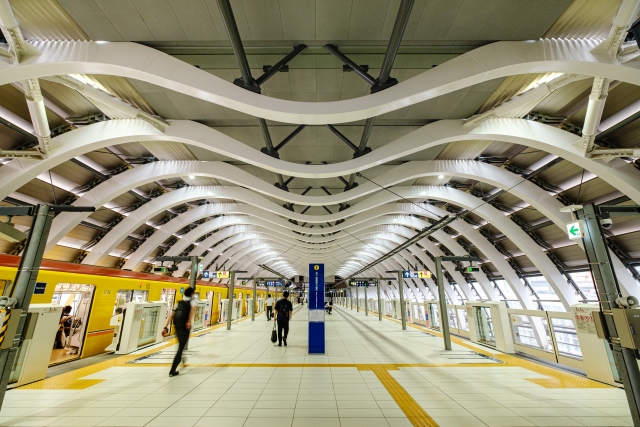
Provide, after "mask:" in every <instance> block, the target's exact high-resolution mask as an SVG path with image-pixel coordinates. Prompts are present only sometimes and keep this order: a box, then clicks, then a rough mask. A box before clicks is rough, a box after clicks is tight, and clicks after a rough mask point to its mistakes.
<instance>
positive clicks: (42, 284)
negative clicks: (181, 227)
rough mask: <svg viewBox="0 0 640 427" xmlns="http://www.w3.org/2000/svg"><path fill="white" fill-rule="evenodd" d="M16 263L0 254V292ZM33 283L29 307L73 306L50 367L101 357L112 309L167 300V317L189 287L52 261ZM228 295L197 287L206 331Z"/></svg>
mask: <svg viewBox="0 0 640 427" xmlns="http://www.w3.org/2000/svg"><path fill="white" fill-rule="evenodd" d="M19 261H20V258H19V257H17V256H12V255H4V254H0V288H2V289H0V292H4V289H5V288H6V287H7V285H8V284H10V283H12V282H13V280H14V279H15V276H16V271H17V267H18V263H19ZM37 283H38V285H37V286H36V290H35V291H34V294H33V298H32V300H31V303H32V304H51V303H54V304H59V305H62V306H66V305H70V306H71V307H72V313H71V314H72V316H73V317H72V320H71V322H70V323H71V327H72V331H71V333H70V334H69V335H70V336H69V337H68V338H67V339H66V340H65V346H64V348H61V349H53V350H52V355H51V360H50V363H51V364H57V363H62V362H66V361H69V360H73V359H77V358H84V357H89V356H93V355H96V354H100V353H103V352H104V351H105V348H106V347H107V346H108V345H109V344H111V341H112V339H113V334H114V328H113V326H110V320H111V317H112V316H113V315H114V313H115V310H116V308H118V307H123V306H124V305H125V304H126V303H127V302H129V301H165V302H166V303H167V305H168V310H167V312H170V309H171V308H172V307H173V306H174V304H175V303H176V301H177V300H179V299H180V298H181V297H180V295H181V294H182V293H183V292H184V289H185V288H186V287H188V285H189V281H188V280H187V279H181V278H175V277H168V276H157V275H153V274H148V273H141V272H134V271H125V270H116V269H112V268H104V267H94V266H87V265H79V264H70V263H65V262H59V261H50V260H44V261H43V263H42V266H41V269H40V272H39V274H38V278H37ZM228 292H229V289H228V287H227V285H224V284H220V283H213V282H204V281H198V282H197V283H196V294H195V295H196V298H198V299H200V300H202V301H208V304H207V311H206V312H205V313H203V316H204V318H203V319H200V320H201V321H202V323H203V324H204V326H207V325H210V324H214V323H217V322H218V319H219V316H220V301H221V300H223V299H227V298H228ZM252 293H253V288H252V287H250V286H237V287H235V289H234V294H235V295H234V297H235V298H236V299H238V300H241V301H245V300H246V299H247V298H249V297H252ZM266 293H267V291H266V289H265V288H258V291H257V298H256V301H254V304H255V305H256V307H255V308H256V310H257V305H258V301H257V300H258V299H260V298H264V299H266ZM247 311H248V310H247V305H246V304H243V312H242V313H241V314H242V315H243V316H244V315H247V314H249V313H247Z"/></svg>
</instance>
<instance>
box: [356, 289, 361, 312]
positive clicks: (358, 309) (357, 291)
mask: <svg viewBox="0 0 640 427" xmlns="http://www.w3.org/2000/svg"><path fill="white" fill-rule="evenodd" d="M356 313H360V290H359V289H358V286H357V285H356Z"/></svg>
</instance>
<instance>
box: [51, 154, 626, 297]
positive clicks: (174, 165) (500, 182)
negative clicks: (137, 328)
mask: <svg viewBox="0 0 640 427" xmlns="http://www.w3.org/2000/svg"><path fill="white" fill-rule="evenodd" d="M212 166H215V167H222V168H224V167H228V168H233V169H237V168H235V167H234V166H231V165H227V164H225V163H221V162H197V161H171V162H158V163H153V164H149V165H145V166H142V167H139V168H135V169H131V170H129V171H127V172H125V173H123V174H121V175H118V176H116V177H114V178H113V179H111V180H109V181H107V182H105V183H103V184H101V185H99V186H98V187H96V188H94V189H93V190H92V191H91V192H89V193H87V194H85V195H84V196H83V197H82V198H81V199H80V200H79V201H77V202H76V204H77V205H88V204H92V203H91V201H94V202H95V203H93V205H94V206H96V207H97V206H99V205H100V204H101V203H105V202H106V201H108V200H109V199H110V198H115V197H116V196H117V195H119V194H121V193H122V192H123V191H126V190H128V189H131V188H134V187H135V186H138V185H142V184H143V183H146V182H147V181H149V180H150V179H153V177H155V176H160V177H161V178H164V177H169V176H180V175H186V174H191V173H196V174H201V173H202V174H205V175H206V174H209V172H208V170H209V168H211V167H212ZM203 171H207V172H203ZM226 172H231V170H230V171H226ZM440 173H445V174H453V175H455V176H462V177H468V178H472V179H478V180H480V181H483V182H488V183H490V184H492V185H495V186H497V187H500V188H502V189H508V190H509V191H510V192H512V193H514V194H515V195H516V196H518V197H520V198H521V199H523V200H525V201H526V202H527V203H529V204H531V205H532V206H533V207H535V208H536V209H538V210H539V211H541V213H543V214H544V215H545V216H547V217H548V218H549V219H551V220H552V221H553V222H554V223H556V225H558V226H559V227H563V226H564V223H566V222H567V221H570V219H571V218H570V216H569V215H568V214H564V213H561V212H559V208H560V207H561V206H562V205H561V204H560V202H558V201H557V200H556V199H555V198H553V197H551V196H550V195H549V194H548V193H546V192H544V191H543V190H542V189H540V188H539V187H537V186H535V185H534V184H532V183H530V182H528V181H526V180H524V179H522V178H521V177H520V176H518V175H515V174H512V173H510V172H508V171H506V170H504V169H501V168H497V167H495V166H491V165H487V164H484V163H481V162H475V161H423V162H410V163H408V164H406V165H403V166H402V167H398V168H394V169H392V170H391V171H389V172H387V173H385V174H383V175H381V176H380V177H378V178H377V179H376V180H377V181H379V183H380V184H381V185H383V186H386V185H389V184H392V183H395V182H401V181H403V180H406V179H413V178H416V177H419V176H429V175H435V174H440ZM215 176H219V175H217V174H216V175H215ZM149 177H151V178H149ZM157 179H160V178H157ZM256 180H257V179H256ZM238 181H239V182H238V183H239V184H242V185H245V186H246V185H248V181H249V180H244V179H238ZM257 181H260V182H262V183H264V181H262V180H257ZM134 183H135V184H134ZM265 184H266V183H265ZM266 185H267V186H268V187H269V188H272V189H273V190H274V193H277V192H282V193H284V194H290V193H286V192H283V191H281V190H278V189H276V188H275V187H272V186H269V185H268V184H266ZM367 186H372V187H373V186H374V185H373V184H371V183H364V184H363V185H362V186H361V187H363V188H364V187H367ZM110 190H111V191H110ZM369 191H370V189H365V190H364V191H360V190H359V189H355V190H353V191H351V192H347V193H342V194H347V195H348V194H351V193H353V194H354V197H357V196H360V195H362V194H366V193H367V192H369ZM97 195H106V196H104V197H103V198H102V199H96V196H97ZM272 195H274V194H272ZM303 197H305V196H303ZM307 198H308V199H313V197H309V196H307ZM329 198H335V197H334V196H328V197H321V199H329ZM288 201H293V200H292V199H289V200H288ZM305 201H306V200H305ZM328 202H334V200H331V201H329V200H325V203H328ZM335 202H336V203H337V202H340V200H339V199H338V200H335ZM345 212H347V213H348V211H345ZM285 213H286V212H285ZM87 215H88V214H72V213H63V214H61V215H59V216H58V217H57V218H56V220H55V222H56V223H54V227H53V228H54V229H55V230H58V232H57V233H54V234H53V235H52V236H51V238H50V242H49V244H48V246H47V250H49V249H51V248H52V247H53V246H54V244H53V241H56V239H60V238H62V237H63V236H64V235H66V234H67V232H68V231H70V230H71V229H72V228H73V227H74V226H75V222H76V221H77V222H79V221H80V220H82V219H83V216H87ZM70 216H75V218H73V219H71V218H69V217H70ZM184 225H186V223H185V224H184ZM165 227H167V228H169V226H168V225H165ZM165 227H163V230H161V231H164V228H165ZM177 229H179V228H177ZM177 229H176V230H175V231H177ZM160 234H162V233H160ZM160 234H157V235H156V237H155V238H154V239H153V240H155V239H157V238H159V237H160ZM167 238H168V236H167ZM149 243H151V242H150V241H147V243H145V245H148V244H149ZM158 244H159V243H158ZM156 246H157V245H156ZM185 246H186V245H185ZM140 249H141V250H142V248H140ZM145 256H146V255H145ZM128 264H131V262H128ZM617 264H619V265H617V271H618V272H621V273H623V275H624V276H626V277H625V281H626V282H627V286H629V287H630V288H633V286H632V285H633V283H635V281H634V280H633V278H632V277H631V276H630V274H629V273H628V271H627V270H626V268H624V266H622V264H621V263H619V262H617ZM621 266H622V269H620V267H621ZM125 268H132V266H131V265H126V266H125ZM133 268H135V267H133ZM625 272H626V273H625ZM632 294H635V292H632Z"/></svg>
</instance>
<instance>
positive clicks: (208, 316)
mask: <svg viewBox="0 0 640 427" xmlns="http://www.w3.org/2000/svg"><path fill="white" fill-rule="evenodd" d="M205 297H206V299H205V301H206V302H207V307H206V308H205V312H204V327H205V328H206V327H207V326H209V325H210V324H211V323H213V320H212V318H211V309H212V308H213V291H209V292H207V293H206V294H205Z"/></svg>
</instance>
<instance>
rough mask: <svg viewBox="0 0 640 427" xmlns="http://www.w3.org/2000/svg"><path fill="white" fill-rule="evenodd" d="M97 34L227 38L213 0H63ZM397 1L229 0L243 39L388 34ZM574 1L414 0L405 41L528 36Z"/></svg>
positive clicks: (93, 35)
mask: <svg viewBox="0 0 640 427" xmlns="http://www.w3.org/2000/svg"><path fill="white" fill-rule="evenodd" d="M58 2H59V3H60V4H61V5H62V6H63V7H64V8H65V10H66V11H67V12H68V13H69V15H71V17H72V18H73V19H75V21H76V22H77V23H78V24H79V25H80V27H82V29H83V30H84V31H85V32H86V33H87V34H88V35H89V37H91V38H92V39H93V40H105V41H141V42H143V41H167V42H185V41H223V42H227V33H226V30H225V27H224V24H223V22H222V19H221V17H220V12H219V10H218V6H217V4H216V1H215V0H58ZM399 4H400V1H399V0H392V1H389V0H243V1H239V0H232V1H231V6H232V8H233V12H234V16H235V19H236V22H237V25H238V29H239V31H240V36H241V37H242V39H243V41H245V43H247V42H250V41H255V42H263V41H278V40H300V41H306V40H369V41H378V42H380V41H382V42H384V41H386V40H388V39H389V37H390V35H391V30H392V29H393V24H394V21H395V18H396V14H397V10H398V6H399ZM570 4H571V0H534V1H531V0H416V2H415V4H414V7H413V11H412V13H411V17H410V20H409V23H408V25H407V29H406V31H405V36H404V40H406V41H414V40H431V41H441V40H448V41H453V42H456V43H464V42H465V41H485V40H530V39H536V38H538V37H540V36H541V35H542V34H543V33H544V32H545V31H546V30H547V29H548V28H549V27H550V26H551V24H553V22H555V21H556V19H557V18H558V17H559V16H560V15H561V14H562V12H563V11H564V10H565V9H566V8H567V7H568V6H569V5H570Z"/></svg>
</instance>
